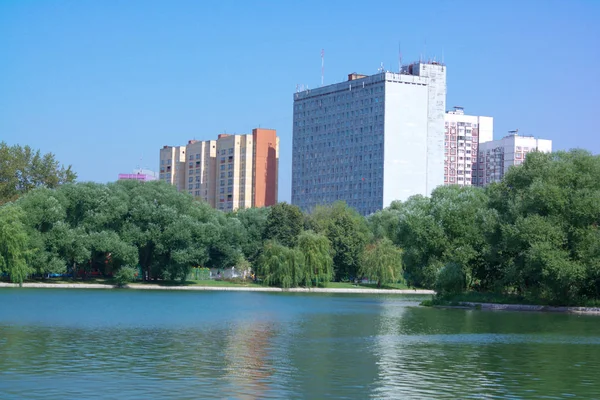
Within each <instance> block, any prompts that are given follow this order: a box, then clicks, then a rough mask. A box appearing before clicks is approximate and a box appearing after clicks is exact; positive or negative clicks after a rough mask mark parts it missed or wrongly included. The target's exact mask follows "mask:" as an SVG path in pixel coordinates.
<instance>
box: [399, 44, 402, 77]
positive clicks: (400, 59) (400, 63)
mask: <svg viewBox="0 0 600 400" xmlns="http://www.w3.org/2000/svg"><path fill="white" fill-rule="evenodd" d="M400 72H402V43H401V42H398V73H400Z"/></svg>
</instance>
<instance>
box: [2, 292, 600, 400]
mask: <svg viewBox="0 0 600 400" xmlns="http://www.w3.org/2000/svg"><path fill="white" fill-rule="evenodd" d="M421 298H422V297H421ZM418 299H419V297H414V296H413V297H411V296H405V297H399V296H383V295H381V296H371V295H322V294H319V295H316V294H312V295H309V294H278V293H273V294H271V293H244V292H241V293H236V292H162V291H160V292H159V291H133V290H96V291H94V290H60V289H39V290H38V289H1V290H0V304H1V307H0V399H87V398H98V399H100V398H102V399H117V398H118V399H144V400H146V399H165V398H173V399H198V398H246V399H253V398H314V399H322V398H326V397H327V398H414V399H423V398H479V399H481V398H511V399H512V398H531V399H539V398H548V399H554V398H596V399H597V398H600V383H599V382H598V379H599V378H600V318H599V317H591V316H576V315H566V314H546V313H517V312H491V311H473V310H438V309H430V308H423V307H418V306H417V304H418Z"/></svg>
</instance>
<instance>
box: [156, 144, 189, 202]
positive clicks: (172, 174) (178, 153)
mask: <svg viewBox="0 0 600 400" xmlns="http://www.w3.org/2000/svg"><path fill="white" fill-rule="evenodd" d="M185 177H186V173H185V146H164V147H163V148H162V149H160V179H161V180H164V181H166V182H168V183H170V184H171V185H174V186H175V187H177V190H179V191H182V190H185V187H186V186H185Z"/></svg>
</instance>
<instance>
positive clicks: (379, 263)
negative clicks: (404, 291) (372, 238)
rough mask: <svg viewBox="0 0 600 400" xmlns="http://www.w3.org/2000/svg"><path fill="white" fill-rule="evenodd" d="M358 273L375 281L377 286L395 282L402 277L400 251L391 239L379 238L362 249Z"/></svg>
mask: <svg viewBox="0 0 600 400" xmlns="http://www.w3.org/2000/svg"><path fill="white" fill-rule="evenodd" d="M359 273H360V275H362V276H365V277H367V278H368V279H369V280H375V281H377V287H381V285H385V284H388V283H397V282H398V281H399V280H400V279H401V277H402V252H401V251H400V249H398V248H397V247H396V246H394V244H393V243H392V241H391V240H389V239H387V238H383V239H380V240H379V241H378V242H376V243H374V244H371V245H369V246H367V247H366V248H365V250H364V251H363V254H362V256H361V264H360V269H359Z"/></svg>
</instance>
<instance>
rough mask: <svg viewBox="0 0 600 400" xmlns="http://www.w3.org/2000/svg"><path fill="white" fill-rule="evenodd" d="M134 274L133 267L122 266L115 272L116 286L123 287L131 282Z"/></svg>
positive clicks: (135, 272) (135, 271)
mask: <svg viewBox="0 0 600 400" xmlns="http://www.w3.org/2000/svg"><path fill="white" fill-rule="evenodd" d="M136 274H137V270H136V269H135V268H133V267H129V266H123V267H121V268H119V269H118V270H117V272H116V273H115V282H116V283H117V286H119V287H123V286H125V285H126V284H128V283H131V282H133V281H134V280H135V275H136Z"/></svg>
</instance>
